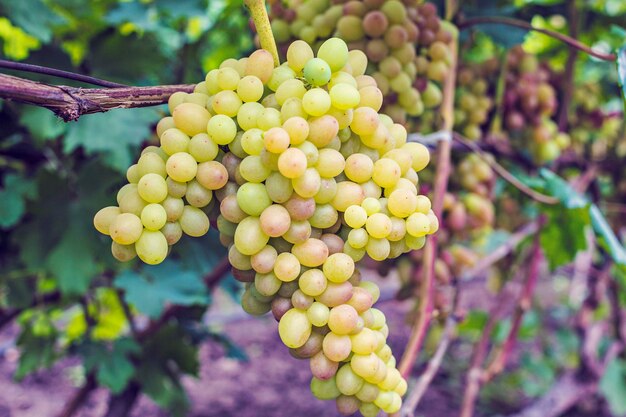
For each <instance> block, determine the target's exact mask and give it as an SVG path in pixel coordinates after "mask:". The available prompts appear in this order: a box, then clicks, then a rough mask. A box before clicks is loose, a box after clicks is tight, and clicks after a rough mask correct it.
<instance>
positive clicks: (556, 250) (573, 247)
mask: <svg viewBox="0 0 626 417" xmlns="http://www.w3.org/2000/svg"><path fill="white" fill-rule="evenodd" d="M543 212H544V213H545V215H546V218H547V219H546V220H547V221H546V225H545V226H544V227H543V228H542V229H541V235H540V237H539V240H540V243H541V248H542V249H543V251H544V254H545V256H546V259H547V260H548V265H549V267H550V270H552V271H554V270H555V269H556V268H558V267H559V266H562V265H565V264H568V263H570V262H571V261H573V260H574V258H575V257H576V254H577V253H578V252H579V251H582V250H585V249H586V248H587V240H586V237H585V229H586V228H587V226H589V224H590V222H591V220H590V217H589V207H587V206H586V207H580V208H572V209H569V210H563V208H562V207H561V206H548V207H545V208H544V209H543Z"/></svg>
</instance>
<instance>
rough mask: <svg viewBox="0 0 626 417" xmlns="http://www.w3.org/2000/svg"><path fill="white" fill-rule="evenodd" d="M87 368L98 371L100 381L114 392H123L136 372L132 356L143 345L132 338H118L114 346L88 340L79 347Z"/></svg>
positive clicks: (137, 352)
mask: <svg viewBox="0 0 626 417" xmlns="http://www.w3.org/2000/svg"><path fill="white" fill-rule="evenodd" d="M79 352H80V353H81V355H82V356H83V358H84V360H83V363H84V365H85V368H86V369H87V370H88V371H90V372H95V373H96V379H97V380H98V383H100V384H101V385H104V386H105V387H107V388H109V389H110V390H111V392H112V393H114V394H117V393H119V392H121V391H122V390H123V389H124V388H126V385H127V384H128V381H130V379H131V378H132V377H133V375H134V374H135V366H134V365H133V363H132V362H131V359H130V356H131V355H136V354H139V353H140V352H141V347H140V346H139V345H138V344H137V342H135V341H134V340H132V339H129V338H121V339H117V340H116V341H115V342H114V343H113V346H111V347H108V346H106V345H104V344H101V343H95V342H86V343H85V344H83V345H81V346H80V347H79Z"/></svg>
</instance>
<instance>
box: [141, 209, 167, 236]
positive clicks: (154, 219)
mask: <svg viewBox="0 0 626 417" xmlns="http://www.w3.org/2000/svg"><path fill="white" fill-rule="evenodd" d="M166 222H167V213H166V212H165V208H164V207H163V206H162V205H161V204H154V203H153V204H148V205H147V206H146V207H144V208H143V210H142V211H141V223H142V224H143V226H144V227H145V228H146V229H148V230H159V229H161V228H162V227H163V226H165V223H166Z"/></svg>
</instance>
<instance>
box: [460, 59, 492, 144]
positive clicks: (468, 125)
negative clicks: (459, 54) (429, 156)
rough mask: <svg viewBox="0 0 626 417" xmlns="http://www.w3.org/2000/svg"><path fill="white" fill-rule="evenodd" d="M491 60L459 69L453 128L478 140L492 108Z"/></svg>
mask: <svg viewBox="0 0 626 417" xmlns="http://www.w3.org/2000/svg"><path fill="white" fill-rule="evenodd" d="M493 68H494V66H493V61H491V60H490V61H487V62H485V63H483V64H474V65H466V66H463V67H461V68H460V69H459V73H458V75H457V84H458V86H457V89H456V92H455V94H456V98H455V101H454V103H455V109H454V129H455V130H457V131H459V132H461V133H462V134H463V135H464V136H465V137H467V138H468V139H472V140H478V139H480V138H481V137H482V136H483V128H484V127H485V124H486V123H487V120H488V118H489V113H490V112H491V110H492V108H493V100H492V98H491V97H492V93H493V91H490V90H491V88H490V87H491V86H490V83H489V81H488V80H489V79H492V77H493V75H494V74H493Z"/></svg>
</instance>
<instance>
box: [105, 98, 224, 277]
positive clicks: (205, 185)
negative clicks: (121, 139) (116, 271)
mask: <svg viewBox="0 0 626 417" xmlns="http://www.w3.org/2000/svg"><path fill="white" fill-rule="evenodd" d="M202 91H203V89H202V86H199V87H198V88H196V92H195V93H193V94H186V93H175V94H173V95H172V96H171V98H170V99H169V108H170V110H171V112H172V116H170V117H165V118H163V119H162V120H161V121H160V122H159V123H158V125H157V129H156V130H157V135H158V136H159V139H160V143H161V146H160V147H156V146H149V147H147V148H145V149H144V150H143V152H142V154H141V157H140V158H139V160H138V161H137V163H136V164H134V165H132V166H131V167H130V168H128V171H127V173H126V177H127V179H128V184H126V185H125V186H123V187H122V188H121V189H120V190H119V192H118V193H117V203H118V206H109V207H105V208H103V209H101V210H100V211H98V213H96V215H95V217H94V226H95V227H96V229H97V230H98V231H99V232H101V233H103V234H105V235H110V236H111V239H112V245H111V252H112V253H113V256H114V257H115V258H116V259H118V260H119V261H122V262H126V261H130V260H131V259H133V258H135V256H139V258H140V259H141V260H142V261H143V262H145V263H147V264H152V265H153V264H158V263H161V262H163V260H164V259H165V257H166V256H167V254H168V251H169V247H170V246H171V245H174V244H175V243H176V242H178V240H179V239H180V238H181V236H182V234H183V233H185V234H187V235H189V236H194V237H198V236H202V235H204V234H206V233H207V232H208V230H209V217H208V216H207V212H206V211H207V210H206V209H207V206H209V205H210V204H211V202H212V201H213V192H214V191H215V190H218V189H220V188H222V187H223V186H224V185H225V184H226V181H227V179H228V173H227V171H226V168H225V167H224V165H222V164H221V163H220V162H219V161H217V160H216V158H217V157H218V152H219V149H218V145H217V143H216V142H215V141H214V140H213V139H211V137H209V134H207V126H206V125H207V123H208V122H209V119H210V112H209V111H208V110H207V108H206V98H207V95H206V94H205V92H202ZM209 133H210V131H209ZM203 209H204V211H203Z"/></svg>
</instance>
